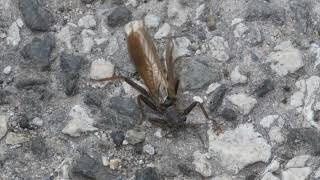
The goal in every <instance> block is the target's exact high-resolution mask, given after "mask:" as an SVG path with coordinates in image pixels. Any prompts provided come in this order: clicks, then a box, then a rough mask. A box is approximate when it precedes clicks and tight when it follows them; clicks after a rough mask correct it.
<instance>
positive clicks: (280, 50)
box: [267, 41, 304, 76]
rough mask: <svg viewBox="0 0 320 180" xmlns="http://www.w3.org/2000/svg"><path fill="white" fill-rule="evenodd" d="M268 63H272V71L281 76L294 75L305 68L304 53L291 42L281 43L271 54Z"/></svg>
mask: <svg viewBox="0 0 320 180" xmlns="http://www.w3.org/2000/svg"><path fill="white" fill-rule="evenodd" d="M267 59H268V60H267V61H268V62H271V64H270V67H271V69H272V70H273V71H274V72H276V73H277V74H278V75H279V76H285V75H287V74H289V73H294V72H296V71H297V70H299V69H300V68H302V67H303V66H304V61H303V58H302V53H301V51H300V50H299V49H297V48H295V47H294V46H293V45H292V43H291V42H290V41H284V42H281V43H280V44H279V45H277V46H276V47H275V48H274V52H271V53H270V54H269V55H268V57H267Z"/></svg>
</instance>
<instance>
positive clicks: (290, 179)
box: [281, 167, 312, 180]
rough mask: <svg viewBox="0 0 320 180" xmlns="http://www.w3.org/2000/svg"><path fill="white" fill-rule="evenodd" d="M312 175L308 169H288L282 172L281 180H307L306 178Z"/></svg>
mask: <svg viewBox="0 0 320 180" xmlns="http://www.w3.org/2000/svg"><path fill="white" fill-rule="evenodd" d="M311 173H312V169H311V168H310V167H305V168H290V169H288V170H285V171H283V172H282V176H281V177H282V180H307V177H308V176H309V175H310V174H311Z"/></svg>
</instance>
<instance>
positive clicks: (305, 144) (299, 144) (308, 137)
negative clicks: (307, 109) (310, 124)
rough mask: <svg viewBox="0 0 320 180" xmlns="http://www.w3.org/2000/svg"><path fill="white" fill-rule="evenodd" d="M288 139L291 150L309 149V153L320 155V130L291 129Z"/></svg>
mask: <svg viewBox="0 0 320 180" xmlns="http://www.w3.org/2000/svg"><path fill="white" fill-rule="evenodd" d="M287 139H288V140H287V144H288V146H289V148H290V150H294V151H299V150H301V149H303V150H305V149H309V152H308V153H311V154H312V155H315V156H319V155H320V132H319V131H318V130H317V129H315V128H301V129H291V130H290V131H289V134H288V136H287Z"/></svg>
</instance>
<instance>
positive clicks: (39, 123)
mask: <svg viewBox="0 0 320 180" xmlns="http://www.w3.org/2000/svg"><path fill="white" fill-rule="evenodd" d="M30 125H31V126H36V127H42V126H43V120H42V119H40V118H38V117H35V118H33V119H32V121H31V122H30Z"/></svg>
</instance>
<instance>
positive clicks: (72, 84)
mask: <svg viewBox="0 0 320 180" xmlns="http://www.w3.org/2000/svg"><path fill="white" fill-rule="evenodd" d="M60 61H61V64H60V66H61V69H62V71H63V72H64V75H65V80H64V86H65V93H66V95H67V96H72V95H75V94H76V92H77V89H78V81H79V77H80V75H79V71H80V69H81V63H82V58H81V57H80V56H75V55H71V54H66V53H62V54H61V56H60Z"/></svg>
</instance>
